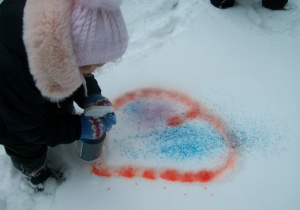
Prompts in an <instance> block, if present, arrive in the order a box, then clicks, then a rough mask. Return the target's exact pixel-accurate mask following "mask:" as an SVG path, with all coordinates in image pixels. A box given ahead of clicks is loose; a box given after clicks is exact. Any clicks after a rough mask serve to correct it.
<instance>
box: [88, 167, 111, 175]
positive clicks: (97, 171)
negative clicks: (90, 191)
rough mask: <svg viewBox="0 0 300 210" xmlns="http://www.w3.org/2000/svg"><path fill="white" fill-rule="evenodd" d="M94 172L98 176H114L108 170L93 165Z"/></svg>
mask: <svg viewBox="0 0 300 210" xmlns="http://www.w3.org/2000/svg"><path fill="white" fill-rule="evenodd" d="M92 173H94V174H96V175H97V176H105V177H111V176H112V175H111V174H110V173H109V172H108V171H106V170H105V169H103V168H96V167H93V169H92Z"/></svg>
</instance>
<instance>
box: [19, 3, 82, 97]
mask: <svg viewBox="0 0 300 210" xmlns="http://www.w3.org/2000/svg"><path fill="white" fill-rule="evenodd" d="M72 5H73V0H51V1H49V0H27V2H26V6H25V9H24V18H23V21H24V32H23V40H24V44H25V47H26V52H27V56H28V60H29V67H30V72H31V74H32V75H33V78H34V80H35V82H36V86H37V87H38V89H39V90H40V91H41V93H42V95H43V96H44V97H46V98H48V99H49V100H50V101H52V102H57V101H61V100H63V99H64V98H66V97H68V96H70V95H71V94H72V93H73V92H74V91H75V90H76V89H77V88H78V87H80V85H81V84H82V75H81V74H80V72H79V66H78V63H77V61H76V56H75V53H74V49H73V43H72V36H71V17H72Z"/></svg>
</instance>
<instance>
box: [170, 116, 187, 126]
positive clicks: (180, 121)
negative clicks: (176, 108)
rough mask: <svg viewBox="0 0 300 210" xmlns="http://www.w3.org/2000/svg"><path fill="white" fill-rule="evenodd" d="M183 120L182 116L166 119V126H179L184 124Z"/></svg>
mask: <svg viewBox="0 0 300 210" xmlns="http://www.w3.org/2000/svg"><path fill="white" fill-rule="evenodd" d="M184 121H185V119H184V118H183V117H182V116H173V117H170V118H168V119H167V122H166V124H167V125H168V126H173V127H174V126H179V125H182V124H183V123H184Z"/></svg>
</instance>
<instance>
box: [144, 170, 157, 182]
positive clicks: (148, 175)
mask: <svg viewBox="0 0 300 210" xmlns="http://www.w3.org/2000/svg"><path fill="white" fill-rule="evenodd" d="M142 177H144V178H146V179H152V180H154V179H156V177H155V172H154V171H153V170H152V169H149V170H145V171H144V173H143V175H142Z"/></svg>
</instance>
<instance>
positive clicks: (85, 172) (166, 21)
mask: <svg viewBox="0 0 300 210" xmlns="http://www.w3.org/2000/svg"><path fill="white" fill-rule="evenodd" d="M299 8H300V2H299V1H297V0H289V3H288V4H287V6H286V10H285V11H270V10H267V9H265V8H263V7H261V2H260V1H256V0H255V1H253V0H239V1H237V3H236V5H235V7H233V8H229V9H226V10H219V9H217V8H215V7H213V6H212V5H211V4H210V2H209V1H208V0H207V1H206V0H189V1H184V0H152V1H146V0H130V1H129V0H128V1H124V2H123V5H122V10H123V13H124V18H125V21H126V22H127V24H128V30H129V35H130V43H129V48H128V50H127V52H126V54H125V55H124V57H123V58H122V59H121V60H120V61H118V62H115V63H111V64H107V65H106V66H104V67H103V68H102V70H101V71H100V72H99V73H96V76H97V80H98V82H99V84H100V86H101V88H102V90H103V95H104V96H106V97H108V98H110V99H118V98H119V97H121V98H122V97H123V98H124V95H125V94H126V93H128V92H132V93H134V94H137V93H138V91H141V90H145V88H150V89H151V88H152V89H155V90H162V92H163V94H162V95H163V96H165V95H164V94H165V93H169V91H173V92H176V93H177V94H178V95H177V96H178V97H187V98H188V99H190V100H193V101H196V102H198V103H199V104H201V106H203V107H205V108H207V110H209V112H211V113H214V114H215V115H216V116H218V117H220V118H221V119H222V122H225V123H226V125H227V126H229V127H230V128H232V129H233V131H234V132H235V134H236V135H237V136H238V137H239V140H240V145H239V147H238V153H237V154H236V155H237V156H238V160H237V162H236V165H235V168H234V170H232V171H228V172H227V174H226V175H224V176H223V177H221V178H219V179H217V180H214V181H212V182H207V183H199V182H193V183H182V182H180V181H168V180H165V179H162V178H157V179H155V180H150V179H145V178H143V177H141V176H135V177H132V178H127V177H122V176H111V177H100V176H97V175H95V174H93V173H91V165H92V163H90V162H84V161H83V160H80V159H79V158H78V157H77V155H76V152H75V151H76V144H75V143H74V144H72V145H61V146H58V147H56V148H53V149H50V151H49V159H50V160H51V164H52V166H53V167H56V168H64V169H65V170H64V173H65V177H66V181H65V182H63V183H62V184H61V185H59V186H58V185H57V184H56V183H55V182H54V181H53V180H49V182H47V183H46V184H47V186H46V190H45V192H43V193H38V194H36V193H34V192H33V190H31V189H30V188H28V187H27V186H26V184H24V180H23V179H22V175H21V174H20V173H19V172H18V171H16V169H14V167H13V166H12V164H11V162H10V160H9V158H8V157H7V156H6V155H5V151H4V149H3V147H2V146H1V147H0V168H1V171H0V180H1V185H0V209H1V210H12V209H22V210H29V209H30V210H31V209H33V210H44V209H45V210H48V209H55V210H60V209H61V210H65V209H72V210H76V209H91V210H93V209H210V210H214V209H249V210H252V209H255V210H259V209H272V210H276V209H278V210H279V209H290V210H296V209H300V201H299V199H298V197H299V194H300V190H299V186H298V183H300V176H299V172H300V165H299V164H298V160H299V158H300V153H299V152H298V148H299V146H300V142H299V138H300V131H299V125H300V110H299V107H300V97H299V95H300V83H299V80H300V71H299V66H300V59H299V54H300V15H299V14H300V13H299V12H300V9H299ZM145 107H146V108H147V111H148V110H150V112H149V113H150V114H149V116H148V115H139V113H140V114H141V113H143V112H144V111H145V110H144V109H146V108H145ZM125 109H126V110H125ZM79 111H81V110H79ZM116 112H117V117H118V124H117V125H116V126H115V128H114V130H112V131H111V132H110V134H109V136H108V139H107V142H106V145H105V147H104V148H103V156H102V159H104V160H105V161H106V162H105V164H107V165H108V166H109V167H113V168H117V167H122V166H123V165H126V164H127V163H130V164H131V165H133V166H134V167H136V168H138V169H141V168H145V167H152V168H153V167H154V168H155V167H156V168H157V170H162V168H166V167H168V166H169V167H172V168H176V167H177V169H178V170H183V169H184V170H185V169H187V170H198V169H199V170H200V169H201V170H202V169H204V168H215V167H218V164H219V165H222V164H224V162H222V161H221V160H220V159H216V156H221V155H223V156H226V154H227V153H228V150H230V149H228V148H229V147H228V146H226V144H225V143H224V142H222V140H220V139H222V137H220V136H219V135H218V132H217V131H216V130H214V128H212V127H211V126H210V125H209V123H203V122H201V120H199V119H198V118H197V119H194V120H190V121H188V122H186V123H185V124H184V125H182V126H183V127H182V126H177V127H176V126H175V127H174V128H173V127H168V126H166V125H165V124H164V118H165V117H166V116H168V115H169V112H172V113H181V112H186V106H184V104H182V103H181V102H180V101H179V102H178V101H174V100H169V99H168V98H165V99H159V98H148V99H139V100H135V101H133V102H130V103H127V104H125V105H123V106H121V107H119V108H118V109H117V110H116ZM152 116H154V117H155V118H151V117H152ZM149 118H150V119H149ZM183 128H184V129H183ZM185 128H188V129H190V130H187V129H185ZM160 133H163V134H164V135H165V134H167V135H169V136H170V135H171V136H172V135H173V136H172V139H174V142H176V143H174V142H173V143H172V142H170V139H169V138H167V137H165V136H164V135H160ZM150 134H151V135H152V136H151V135H150ZM178 136H179V137H178ZM182 136H187V138H188V139H189V140H190V141H191V142H192V144H191V145H186V144H184V142H183V140H182V138H181V137H182ZM197 137H199V139H198V138H197ZM200 141H202V143H203V142H205V145H206V147H204V146H203V147H201V146H199V147H192V145H195V144H197V143H201V142H200ZM166 145H169V147H167V146H166ZM178 145H180V146H182V148H183V149H178V148H179V147H176V146H178ZM199 145H201V144H199ZM203 145H204V144H203ZM164 146H165V148H169V149H170V148H174V147H175V149H174V150H172V149H171V150H167V149H165V150H160V148H161V147H164ZM171 146H172V147H171ZM191 148H193V150H192V149H191ZM161 151H164V152H161ZM193 151H194V153H193ZM200 151H201V152H203V153H201V154H200ZM235 152H236V151H235ZM99 161H103V160H98V162H99ZM223 161H224V160H223Z"/></svg>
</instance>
